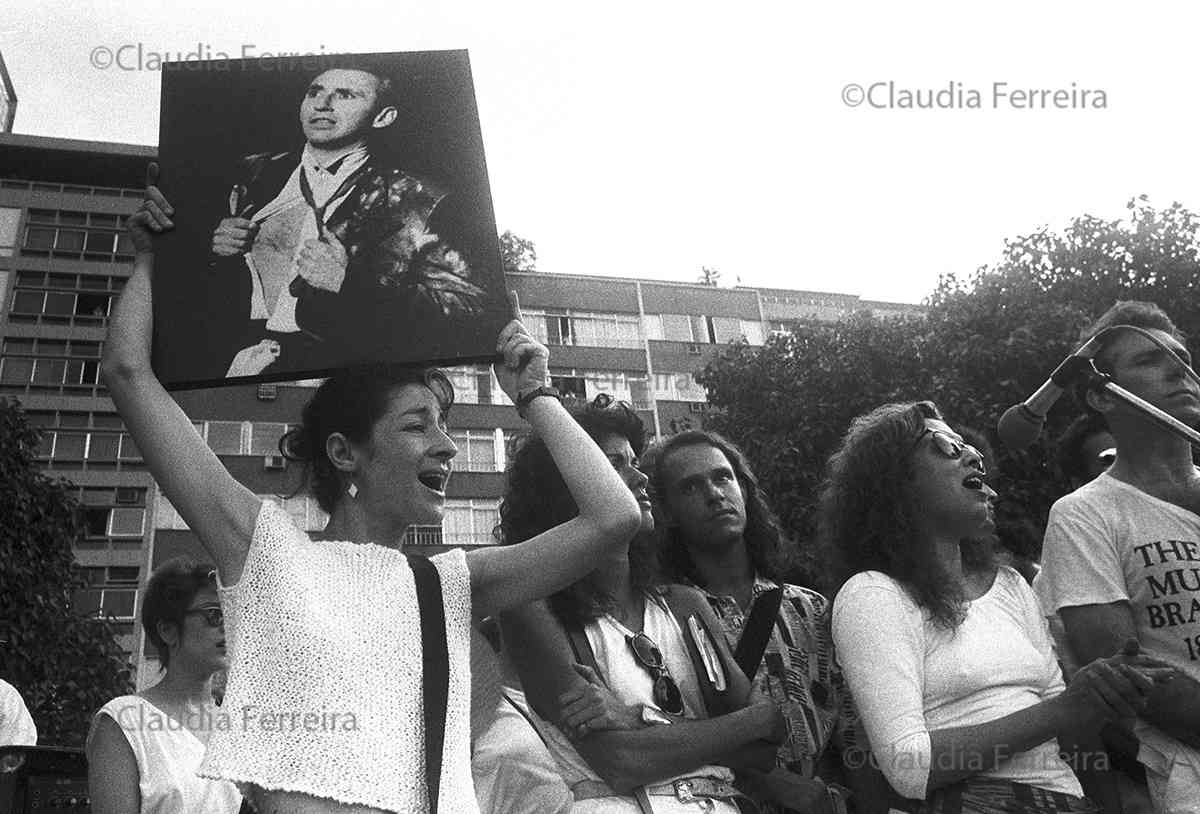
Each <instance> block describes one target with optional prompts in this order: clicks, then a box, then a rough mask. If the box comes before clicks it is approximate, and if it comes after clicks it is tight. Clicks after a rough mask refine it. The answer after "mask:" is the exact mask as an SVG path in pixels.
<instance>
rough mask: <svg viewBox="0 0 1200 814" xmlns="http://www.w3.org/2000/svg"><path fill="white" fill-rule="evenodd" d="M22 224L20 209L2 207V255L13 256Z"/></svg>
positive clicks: (0, 240)
mask: <svg viewBox="0 0 1200 814" xmlns="http://www.w3.org/2000/svg"><path fill="white" fill-rule="evenodd" d="M20 224H21V210H20V209H12V208H9V207H0V257H12V255H13V249H14V248H15V247H16V245H17V229H18V227H19V226H20Z"/></svg>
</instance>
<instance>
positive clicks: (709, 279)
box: [697, 266, 721, 288]
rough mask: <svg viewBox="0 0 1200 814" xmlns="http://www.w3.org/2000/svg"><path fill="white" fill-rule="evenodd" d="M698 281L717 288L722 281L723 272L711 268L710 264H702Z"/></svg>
mask: <svg viewBox="0 0 1200 814" xmlns="http://www.w3.org/2000/svg"><path fill="white" fill-rule="evenodd" d="M697 282H699V283H700V285H709V286H712V287H713V288H716V287H717V286H718V285H719V284H720V282H721V272H720V271H719V270H717V269H710V268H709V267H708V266H701V267H700V279H699V280H698V281H697Z"/></svg>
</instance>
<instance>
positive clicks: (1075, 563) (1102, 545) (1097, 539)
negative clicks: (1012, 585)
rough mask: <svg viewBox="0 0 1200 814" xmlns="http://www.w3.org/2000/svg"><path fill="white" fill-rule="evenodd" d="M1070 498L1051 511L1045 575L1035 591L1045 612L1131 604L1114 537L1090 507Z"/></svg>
mask: <svg viewBox="0 0 1200 814" xmlns="http://www.w3.org/2000/svg"><path fill="white" fill-rule="evenodd" d="M1073 497H1075V496H1072V495H1069V496H1068V497H1066V498H1063V499H1062V500H1059V501H1058V502H1057V503H1055V504H1054V506H1053V508H1051V509H1050V519H1049V521H1048V522H1047V524H1046V537H1045V541H1044V542H1043V545H1042V570H1041V572H1040V573H1039V574H1038V576H1037V578H1036V579H1035V580H1034V583H1033V587H1034V591H1035V592H1036V594H1037V598H1038V602H1039V603H1041V608H1042V613H1044V614H1046V615H1051V614H1055V613H1057V612H1058V611H1059V610H1060V609H1061V608H1070V607H1076V606H1079V605H1105V604H1108V603H1110V602H1121V601H1128V600H1129V593H1128V591H1127V590H1126V588H1125V573H1124V569H1123V568H1122V567H1121V559H1120V556H1119V555H1118V553H1117V549H1116V545H1115V541H1114V539H1113V534H1111V533H1110V532H1109V531H1108V530H1107V529H1105V527H1104V525H1103V524H1102V523H1101V521H1100V520H1099V517H1098V513H1095V512H1092V511H1090V510H1089V506H1088V504H1086V503H1084V502H1082V501H1079V500H1078V499H1074V500H1073V499H1072V498H1073Z"/></svg>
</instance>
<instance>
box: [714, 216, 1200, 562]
mask: <svg viewBox="0 0 1200 814" xmlns="http://www.w3.org/2000/svg"><path fill="white" fill-rule="evenodd" d="M1128 209H1129V217H1128V218H1127V219H1125V220H1119V221H1116V220H1113V221H1110V220H1103V219H1099V218H1094V217H1091V216H1083V217H1079V218H1076V219H1075V220H1074V221H1072V223H1071V224H1070V225H1069V226H1068V227H1066V228H1065V229H1064V230H1062V231H1061V232H1060V231H1052V230H1049V229H1041V230H1039V231H1037V232H1035V233H1033V234H1030V235H1026V236H1023V237H1018V238H1015V239H1013V240H1009V241H1007V242H1006V245H1005V250H1004V253H1003V255H1002V257H1001V259H1000V261H999V262H998V263H996V264H995V265H994V266H991V267H983V268H980V269H979V270H978V271H976V272H975V273H974V274H973V275H971V277H970V278H969V280H967V281H965V282H964V281H962V280H960V279H958V278H957V277H956V276H953V275H950V276H946V277H943V278H942V279H941V280H940V281H939V283H938V286H937V289H936V290H935V291H934V292H933V293H932V295H931V296H930V297H929V299H928V313H927V315H926V317H925V318H924V319H922V318H920V317H876V316H874V315H872V314H870V313H869V312H868V313H858V314H854V315H853V316H851V317H848V318H846V319H843V320H841V321H839V322H836V323H826V324H812V325H807V326H803V327H800V328H798V329H797V330H796V331H795V333H794V334H793V335H792V336H785V337H782V338H776V339H772V340H771V341H770V342H769V343H768V344H767V345H765V346H764V347H762V348H751V347H748V346H746V345H734V346H731V347H729V348H728V349H726V350H725V351H724V352H722V353H721V354H720V355H719V356H718V357H717V358H716V359H714V360H713V361H712V362H711V363H710V364H709V366H708V367H707V368H706V369H705V370H704V371H703V372H702V373H701V374H699V375H698V376H697V379H698V380H699V381H700V382H701V383H702V384H704V385H705V386H706V387H708V389H709V399H710V401H711V402H712V403H713V404H714V405H715V406H716V407H719V408H721V409H720V411H719V412H716V413H714V414H713V415H712V416H711V417H710V418H709V419H707V420H706V423H707V424H709V425H710V426H713V427H714V428H716V429H718V430H719V431H721V432H723V433H725V434H727V435H728V436H729V437H730V438H732V439H733V440H734V441H736V442H737V443H739V444H740V445H742V446H743V447H744V448H745V450H746V452H747V453H748V455H749V456H750V459H751V460H752V461H753V462H754V464H755V467H756V470H757V471H758V473H759V475H760V476H761V477H762V480H763V483H764V485H765V486H766V488H767V490H768V493H769V494H771V495H772V496H773V497H774V499H775V504H776V509H777V510H778V511H779V514H780V516H781V519H782V520H783V521H784V524H785V526H787V527H788V528H789V529H790V530H791V532H792V533H793V535H794V537H795V538H796V539H797V540H798V541H800V546H801V554H802V562H803V565H804V571H805V576H806V577H807V578H809V579H815V581H817V582H818V583H820V579H819V578H818V577H819V575H820V572H821V568H820V563H819V562H818V559H819V557H818V554H817V553H816V552H815V551H814V549H813V544H812V540H813V527H812V519H813V509H814V507H815V501H816V497H817V490H818V487H819V484H820V481H821V478H822V476H823V470H824V465H825V461H826V459H827V458H828V456H829V455H830V454H831V453H832V451H833V450H834V448H835V447H836V445H837V443H838V441H839V440H840V438H841V437H842V435H843V434H844V432H845V431H846V428H847V427H848V426H849V423H850V421H851V419H853V418H854V417H855V416H857V415H860V414H862V413H864V412H866V411H867V410H870V409H871V408H873V407H875V406H877V405H879V404H882V403H885V402H888V401H909V400H916V399H923V398H928V399H932V400H933V401H934V402H936V403H937V404H938V405H939V407H941V409H942V411H943V413H945V414H946V415H947V417H948V418H949V420H950V421H951V422H952V423H955V424H958V425H963V426H971V427H974V428H976V429H979V430H982V431H984V432H985V434H986V435H987V436H988V437H989V438H990V439H991V440H992V442H993V446H994V447H995V449H996V453H997V456H998V461H995V462H989V468H997V464H998V468H999V476H998V478H997V479H996V484H997V489H998V491H999V492H1000V493H1001V502H1000V505H999V506H998V513H999V514H1000V515H1001V517H1004V516H1009V517H1012V518H1014V519H1018V518H1019V519H1022V520H1028V521H1031V522H1032V523H1033V525H1034V526H1035V527H1036V528H1037V529H1041V528H1042V526H1043V524H1044V521H1045V517H1046V514H1047V512H1048V511H1049V507H1050V504H1051V503H1052V502H1053V501H1054V499H1055V498H1057V497H1058V496H1060V495H1061V494H1062V492H1063V491H1064V488H1065V487H1064V486H1063V484H1062V483H1061V480H1060V478H1059V477H1058V473H1057V472H1056V471H1055V468H1054V465H1053V461H1054V452H1055V439H1056V438H1057V437H1058V435H1059V434H1061V432H1062V431H1063V429H1065V427H1066V425H1067V424H1068V423H1070V421H1071V420H1072V419H1073V418H1074V417H1075V416H1076V415H1078V414H1079V412H1080V407H1079V406H1078V405H1076V404H1074V403H1073V401H1072V399H1070V398H1069V397H1064V398H1062V399H1060V400H1059V403H1058V404H1057V405H1056V406H1055V408H1054V410H1052V411H1051V414H1050V417H1049V419H1048V421H1047V430H1046V432H1044V433H1043V434H1042V436H1041V438H1040V439H1039V441H1038V443H1036V444H1035V445H1034V446H1033V447H1031V448H1030V449H1029V450H1026V451H1023V452H1018V451H1014V450H1011V449H1006V448H1004V447H1002V446H1000V445H998V444H996V443H995V432H994V430H995V423H996V421H997V419H998V418H999V417H1000V415H1001V414H1002V413H1003V412H1004V410H1005V409H1007V408H1008V407H1009V406H1010V405H1012V404H1014V403H1015V402H1018V401H1020V400H1022V399H1024V398H1025V397H1026V396H1028V395H1029V394H1030V393H1031V392H1032V391H1033V390H1034V389H1036V388H1037V387H1038V386H1039V385H1040V384H1041V383H1042V382H1043V381H1045V379H1046V378H1047V376H1048V375H1049V374H1050V371H1051V370H1053V369H1054V367H1055V366H1056V365H1057V364H1058V362H1060V361H1061V360H1062V359H1063V358H1064V357H1066V356H1067V355H1068V354H1070V353H1071V352H1072V351H1073V350H1074V349H1075V348H1076V347H1078V346H1079V344H1081V342H1082V339H1083V338H1085V337H1081V335H1080V334H1081V330H1082V329H1084V328H1085V327H1086V326H1087V325H1088V324H1089V323H1090V322H1091V321H1092V320H1093V319H1095V318H1096V317H1098V316H1099V315H1100V314H1101V313H1103V312H1104V311H1105V310H1106V309H1107V308H1108V307H1109V306H1110V305H1112V304H1113V302H1115V301H1116V300H1118V299H1140V300H1150V301H1153V302H1157V303H1158V304H1159V305H1161V306H1162V307H1163V308H1164V310H1166V311H1167V313H1168V314H1170V316H1171V317H1172V319H1174V320H1175V322H1176V324H1177V325H1178V326H1179V328H1180V329H1181V330H1183V331H1184V332H1185V333H1187V334H1188V335H1189V336H1190V337H1196V336H1197V335H1200V296H1198V295H1197V292H1200V262H1198V257H1197V248H1196V238H1197V225H1198V221H1197V216H1196V215H1195V214H1194V213H1192V212H1190V211H1188V210H1186V209H1184V208H1183V207H1182V206H1180V205H1178V204H1175V205H1172V206H1170V207H1168V208H1166V209H1155V208H1154V207H1152V206H1151V205H1150V204H1149V203H1148V202H1147V201H1146V200H1145V198H1144V197H1142V198H1138V199H1134V200H1132V201H1130V202H1129V205H1128ZM1190 344H1191V349H1192V350H1193V352H1195V351H1196V350H1197V347H1196V342H1195V340H1191V342H1190Z"/></svg>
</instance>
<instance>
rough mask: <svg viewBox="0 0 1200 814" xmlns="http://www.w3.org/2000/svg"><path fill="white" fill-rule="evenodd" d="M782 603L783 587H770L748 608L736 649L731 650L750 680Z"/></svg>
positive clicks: (769, 639)
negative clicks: (748, 611)
mask: <svg viewBox="0 0 1200 814" xmlns="http://www.w3.org/2000/svg"><path fill="white" fill-rule="evenodd" d="M782 603H783V588H772V589H771V590H769V591H764V592H763V593H761V594H759V595H758V598H757V599H755V600H754V607H752V608H751V609H750V618H749V619H747V620H746V625H745V627H743V628H742V636H741V638H739V639H738V643H737V649H736V650H734V651H733V660H734V661H736V662H737V666H738V667H741V668H742V672H743V673H745V674H746V678H748V679H750V680H751V681H753V680H754V676H755V674H756V673H757V672H758V665H759V664H761V663H762V657H763V653H765V652H766V651H767V642H769V641H771V629H772V628H773V627H775V621H776V620H777V619H778V618H779V606H780V605H781V604H782Z"/></svg>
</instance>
